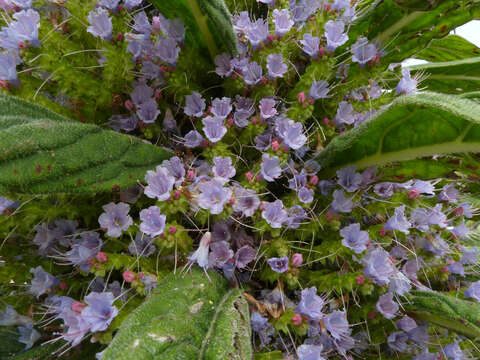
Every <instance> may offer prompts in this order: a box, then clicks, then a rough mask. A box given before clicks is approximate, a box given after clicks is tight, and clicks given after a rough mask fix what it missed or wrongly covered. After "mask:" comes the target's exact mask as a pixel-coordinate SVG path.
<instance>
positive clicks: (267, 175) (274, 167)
mask: <svg viewBox="0 0 480 360" xmlns="http://www.w3.org/2000/svg"><path fill="white" fill-rule="evenodd" d="M260 173H261V174H262V177H263V178H264V179H265V180H266V181H269V182H272V181H275V179H276V178H278V177H280V175H281V174H282V169H281V168H280V159H279V158H278V157H277V156H275V155H273V156H272V155H270V154H263V155H262V165H261V168H260Z"/></svg>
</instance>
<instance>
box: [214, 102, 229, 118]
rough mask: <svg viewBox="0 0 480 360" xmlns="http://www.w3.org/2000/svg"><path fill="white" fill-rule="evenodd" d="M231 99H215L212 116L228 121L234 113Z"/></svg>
mask: <svg viewBox="0 0 480 360" xmlns="http://www.w3.org/2000/svg"><path fill="white" fill-rule="evenodd" d="M231 101H232V100H231V99H230V98H228V97H223V98H221V99H218V98H216V99H214V100H213V101H212V110H211V111H212V114H213V115H215V116H216V117H217V118H221V119H226V118H227V116H228V115H229V114H230V113H231V112H232V105H231V104H230V103H231Z"/></svg>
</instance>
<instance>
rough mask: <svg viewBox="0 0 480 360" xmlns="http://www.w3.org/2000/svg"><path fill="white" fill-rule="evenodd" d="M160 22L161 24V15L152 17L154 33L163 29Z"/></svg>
mask: <svg viewBox="0 0 480 360" xmlns="http://www.w3.org/2000/svg"><path fill="white" fill-rule="evenodd" d="M160 24H161V22H160V17H158V16H154V17H153V18H152V30H153V33H154V34H156V33H159V32H160V29H161V26H160Z"/></svg>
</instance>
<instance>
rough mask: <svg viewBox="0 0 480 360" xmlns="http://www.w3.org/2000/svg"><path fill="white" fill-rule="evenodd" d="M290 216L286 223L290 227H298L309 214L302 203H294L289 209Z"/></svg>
mask: <svg viewBox="0 0 480 360" xmlns="http://www.w3.org/2000/svg"><path fill="white" fill-rule="evenodd" d="M287 215H288V218H287V220H286V222H285V225H286V226H287V227H288V228H289V229H298V227H300V225H302V222H303V220H305V219H306V218H307V217H308V216H307V212H306V211H305V210H304V209H303V208H302V207H301V206H300V205H293V206H292V207H291V208H289V209H288V210H287Z"/></svg>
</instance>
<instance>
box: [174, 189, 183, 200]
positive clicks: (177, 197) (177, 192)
mask: <svg viewBox="0 0 480 360" xmlns="http://www.w3.org/2000/svg"><path fill="white" fill-rule="evenodd" d="M180 196H182V193H181V192H180V191H179V190H174V191H173V198H174V199H175V200H178V199H180Z"/></svg>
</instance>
